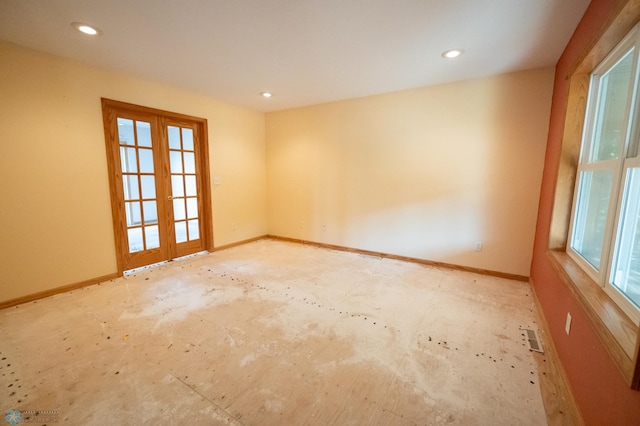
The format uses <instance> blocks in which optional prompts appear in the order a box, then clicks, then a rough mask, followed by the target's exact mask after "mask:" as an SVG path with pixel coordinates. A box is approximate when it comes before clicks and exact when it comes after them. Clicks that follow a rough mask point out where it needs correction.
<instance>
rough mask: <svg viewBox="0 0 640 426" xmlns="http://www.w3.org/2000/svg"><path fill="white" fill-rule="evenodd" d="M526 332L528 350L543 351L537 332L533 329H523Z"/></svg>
mask: <svg viewBox="0 0 640 426" xmlns="http://www.w3.org/2000/svg"><path fill="white" fill-rule="evenodd" d="M524 331H526V332H527V341H528V342H529V350H530V351H535V352H540V353H544V349H543V348H542V341H541V340H540V338H539V337H538V333H536V331H535V330H531V329H525V330H524Z"/></svg>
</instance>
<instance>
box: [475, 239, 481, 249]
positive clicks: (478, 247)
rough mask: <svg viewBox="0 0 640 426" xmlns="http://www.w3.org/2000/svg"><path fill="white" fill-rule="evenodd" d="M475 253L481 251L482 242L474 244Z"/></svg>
mask: <svg viewBox="0 0 640 426" xmlns="http://www.w3.org/2000/svg"><path fill="white" fill-rule="evenodd" d="M475 250H476V251H482V241H477V242H476V248H475Z"/></svg>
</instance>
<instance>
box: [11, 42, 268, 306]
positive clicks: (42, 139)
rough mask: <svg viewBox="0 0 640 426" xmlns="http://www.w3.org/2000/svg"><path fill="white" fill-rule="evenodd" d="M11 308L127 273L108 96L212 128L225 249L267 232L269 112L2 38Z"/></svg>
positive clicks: (219, 232) (218, 229)
mask: <svg viewBox="0 0 640 426" xmlns="http://www.w3.org/2000/svg"><path fill="white" fill-rule="evenodd" d="M0 64H2V65H1V66H0V182H1V186H0V188H1V189H0V271H1V272H0V301H5V300H10V299H13V298H16V297H20V296H24V295H28V294H33V293H36V292H40V291H43V290H48V289H52V288H56V287H60V286H63V285H68V284H73V283H76V282H80V281H83V280H88V279H93V278H96V277H100V276H103V275H108V274H112V273H114V272H115V271H116V260H115V248H114V241H113V228H112V221H111V210H110V201H109V186H108V177H107V166H106V153H105V143H104V133H103V127H102V112H101V106H100V98H101V97H106V98H111V99H115V100H119V101H125V102H131V103H135V104H140V105H145V106H149V107H154V108H159V109H165V110H169V111H174V112H179V113H183V114H189V115H194V116H198V117H203V118H206V119H207V120H208V124H209V149H210V156H211V158H210V166H211V178H212V179H213V176H221V177H222V182H223V184H222V185H220V186H213V185H212V204H213V224H214V240H215V245H216V246H220V245H225V244H230V243H233V242H236V241H240V240H243V239H247V238H252V237H256V236H260V235H264V234H265V233H266V231H267V223H266V217H267V215H266V180H265V176H266V175H265V174H266V171H265V167H266V165H265V145H264V114H262V113H259V112H255V111H250V110H246V109H243V108H239V107H235V106H231V105H228V104H224V103H221V102H218V101H215V100H213V99H211V98H209V97H205V96H202V95H199V94H195V93H191V92H187V91H184V90H179V89H176V88H173V87H169V86H166V85H162V84H158V83H154V82H150V81H145V80H142V79H139V78H134V77H130V76H126V75H122V74H119V73H115V72H110V71H105V70H101V69H98V68H93V67H90V66H86V65H83V64H80V63H77V62H72V61H68V60H64V59H61V58H58V57H54V56H50V55H47V54H43V53H39V52H36V51H33V50H29V49H24V48H21V47H18V46H15V45H12V44H8V43H4V42H0Z"/></svg>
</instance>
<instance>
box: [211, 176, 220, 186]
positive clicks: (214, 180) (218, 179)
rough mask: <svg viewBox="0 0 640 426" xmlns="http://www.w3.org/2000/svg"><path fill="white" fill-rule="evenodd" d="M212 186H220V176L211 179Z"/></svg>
mask: <svg viewBox="0 0 640 426" xmlns="http://www.w3.org/2000/svg"><path fill="white" fill-rule="evenodd" d="M213 184H214V185H222V176H214V177H213Z"/></svg>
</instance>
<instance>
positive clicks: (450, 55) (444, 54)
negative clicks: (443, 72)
mask: <svg viewBox="0 0 640 426" xmlns="http://www.w3.org/2000/svg"><path fill="white" fill-rule="evenodd" d="M462 52H463V50H462V49H451V50H447V51H446V52H442V57H443V58H447V59H453V58H457V57H458V56H460V55H462Z"/></svg>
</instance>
